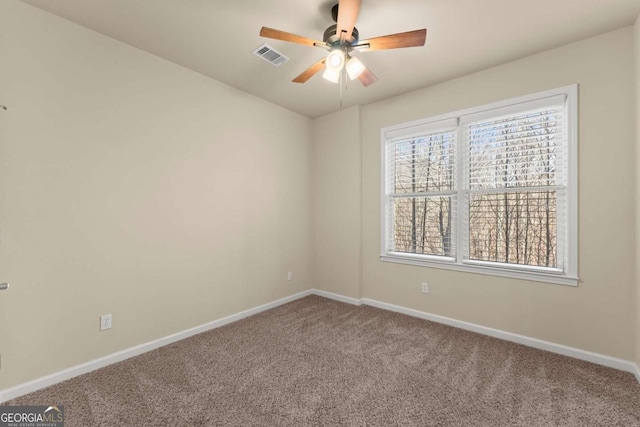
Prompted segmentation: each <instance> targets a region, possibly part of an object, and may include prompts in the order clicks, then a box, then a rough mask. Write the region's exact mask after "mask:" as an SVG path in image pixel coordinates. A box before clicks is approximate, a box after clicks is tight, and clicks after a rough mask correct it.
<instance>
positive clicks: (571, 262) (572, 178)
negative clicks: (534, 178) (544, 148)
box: [380, 84, 579, 286]
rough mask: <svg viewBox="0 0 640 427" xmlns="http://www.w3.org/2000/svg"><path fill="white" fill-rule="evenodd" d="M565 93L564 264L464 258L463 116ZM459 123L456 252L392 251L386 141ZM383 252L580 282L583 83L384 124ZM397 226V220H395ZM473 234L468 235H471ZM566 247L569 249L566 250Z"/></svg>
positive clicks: (408, 260) (403, 260)
mask: <svg viewBox="0 0 640 427" xmlns="http://www.w3.org/2000/svg"><path fill="white" fill-rule="evenodd" d="M559 96H564V97H566V101H565V102H566V104H565V106H566V113H567V144H568V146H567V168H568V169H567V175H566V176H567V186H566V190H567V198H566V203H567V206H566V214H567V222H566V235H565V236H566V242H565V244H564V245H563V246H564V250H563V251H562V250H560V248H559V250H558V256H559V257H560V256H561V257H562V263H561V264H562V265H563V266H564V267H563V269H562V270H560V269H556V268H548V267H537V266H523V265H517V264H507V263H498V262H484V261H475V260H465V259H464V254H465V251H466V246H467V245H468V242H467V241H466V240H464V241H463V239H464V236H465V233H462V232H461V230H463V227H465V224H464V221H465V220H466V218H467V217H468V215H467V214H466V212H465V211H466V210H467V209H468V207H467V206H466V204H465V203H464V202H463V201H464V200H465V195H466V194H468V190H465V188H464V187H465V186H464V185H463V182H464V177H465V176H464V174H465V171H464V169H463V155H462V151H463V150H462V149H461V144H463V139H462V129H463V126H462V125H461V124H460V123H461V122H466V121H469V119H470V117H471V116H472V115H473V116H474V117H475V116H478V115H485V114H491V113H492V112H494V113H495V115H496V116H498V115H500V114H504V113H505V112H507V113H508V112H509V111H517V110H519V109H522V105H521V104H525V103H526V104H530V105H532V106H533V105H535V104H536V103H537V102H540V103H541V104H544V103H545V100H546V99H549V98H557V97H559ZM451 126H455V127H457V132H458V135H457V138H456V140H457V144H458V147H457V149H456V171H457V182H456V186H455V188H456V192H457V200H458V203H457V205H458V206H457V209H458V210H457V215H456V218H457V219H456V224H455V226H456V230H455V232H454V235H455V236H456V237H455V239H456V241H455V242H454V245H455V246H454V247H455V252H456V256H455V258H453V259H452V258H446V257H438V256H431V255H420V254H407V253H400V252H393V251H390V250H389V248H388V247H387V234H388V232H387V225H388V224H390V222H389V221H388V218H387V206H388V200H389V198H390V196H389V194H388V189H389V183H388V182H387V159H386V155H387V145H388V144H390V143H392V141H393V140H397V139H398V138H406V137H411V136H418V135H420V134H423V133H424V132H425V131H431V130H434V129H442V128H451ZM380 135H381V169H380V170H381V185H380V189H381V197H380V214H381V217H380V218H381V221H380V225H381V235H380V237H381V255H380V259H381V261H384V262H394V263H400V264H409V265H416V266H423V267H433V268H443V269H447V270H455V271H463V272H468V273H478V274H487V275H493V276H502V277H510V278H514V279H523V280H531V281H537V282H547V283H554V284H560V285H569V286H577V285H578V282H579V278H578V85H577V84H574V85H569V86H564V87H560V88H556V89H551V90H547V91H543V92H538V93H534V94H530V95H525V96H520V97H516V98H512V99H508V100H504V101H499V102H494V103H491V104H486V105H482V106H478V107H472V108H467V109H464V110H459V111H454V112H451V113H447V114H441V115H438V116H433V117H429V118H426V119H422V120H417V121H413V122H408V123H403V124H399V125H395V126H389V127H385V128H383V129H381V132H380ZM390 226H393V225H390ZM467 238H468V237H467ZM562 252H564V253H562Z"/></svg>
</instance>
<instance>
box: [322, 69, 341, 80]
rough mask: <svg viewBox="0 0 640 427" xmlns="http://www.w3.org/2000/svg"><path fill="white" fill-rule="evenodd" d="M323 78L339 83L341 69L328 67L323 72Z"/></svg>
mask: <svg viewBox="0 0 640 427" xmlns="http://www.w3.org/2000/svg"><path fill="white" fill-rule="evenodd" d="M322 78H323V79H325V80H329V81H330V82H332V83H338V82H339V81H340V70H334V69H333V68H329V67H327V68H325V70H324V73H323V74H322Z"/></svg>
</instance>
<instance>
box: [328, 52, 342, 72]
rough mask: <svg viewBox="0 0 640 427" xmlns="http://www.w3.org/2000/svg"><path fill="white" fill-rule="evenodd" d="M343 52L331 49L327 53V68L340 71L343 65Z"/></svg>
mask: <svg viewBox="0 0 640 427" xmlns="http://www.w3.org/2000/svg"><path fill="white" fill-rule="evenodd" d="M344 59H345V58H344V52H343V51H341V50H339V49H335V50H332V51H331V52H330V53H329V55H327V60H326V65H327V68H331V69H332V70H335V71H340V70H342V68H343V67H344Z"/></svg>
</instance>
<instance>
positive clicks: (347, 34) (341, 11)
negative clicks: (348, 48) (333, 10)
mask: <svg viewBox="0 0 640 427" xmlns="http://www.w3.org/2000/svg"><path fill="white" fill-rule="evenodd" d="M361 3H362V0H340V1H339V2H338V28H337V30H336V34H337V35H338V36H339V37H340V40H346V41H350V40H351V34H352V33H353V27H355V26H356V19H358V13H359V12H360V4H361ZM343 32H344V39H343V38H342V34H343Z"/></svg>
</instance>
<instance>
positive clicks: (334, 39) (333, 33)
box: [322, 24, 360, 47]
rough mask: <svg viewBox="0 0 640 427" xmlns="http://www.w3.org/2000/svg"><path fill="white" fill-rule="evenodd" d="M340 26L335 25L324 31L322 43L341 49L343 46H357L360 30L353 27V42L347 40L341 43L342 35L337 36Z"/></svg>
mask: <svg viewBox="0 0 640 427" xmlns="http://www.w3.org/2000/svg"><path fill="white" fill-rule="evenodd" d="M337 31H338V24H333V25H332V26H330V27H329V28H327V29H326V30H324V35H323V37H322V41H324V42H325V43H327V44H328V45H330V46H332V47H340V46H342V45H345V46H355V45H357V44H358V40H359V36H360V34H359V33H358V29H357V28H356V27H353V32H352V33H351V40H346V41H345V42H344V43H341V42H340V34H337Z"/></svg>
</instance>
